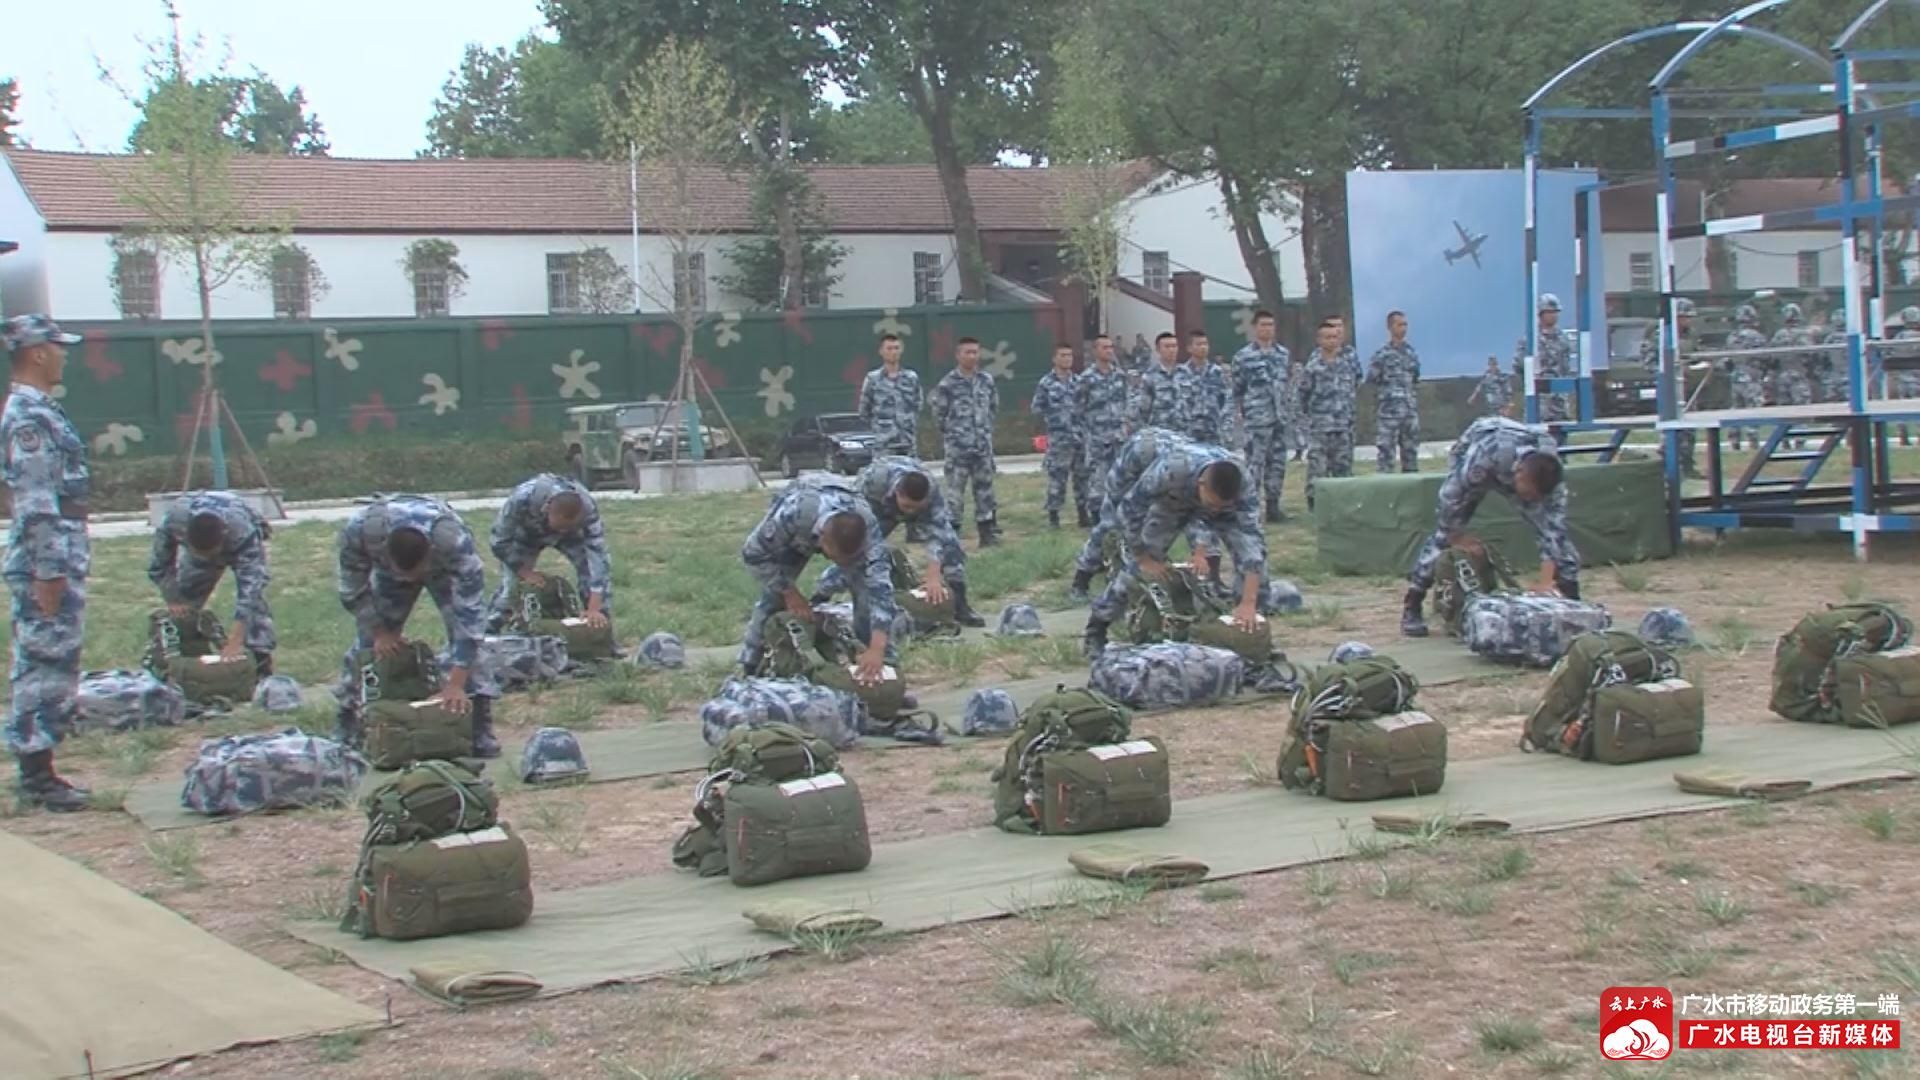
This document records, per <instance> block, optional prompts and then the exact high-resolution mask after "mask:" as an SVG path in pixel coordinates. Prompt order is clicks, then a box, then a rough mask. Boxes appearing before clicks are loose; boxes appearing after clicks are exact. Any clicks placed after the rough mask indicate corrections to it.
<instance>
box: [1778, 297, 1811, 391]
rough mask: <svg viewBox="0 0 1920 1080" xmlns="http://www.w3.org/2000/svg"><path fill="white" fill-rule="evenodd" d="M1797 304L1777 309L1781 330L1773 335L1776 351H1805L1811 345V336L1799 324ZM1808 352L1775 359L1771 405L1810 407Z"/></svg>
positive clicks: (1809, 359) (1788, 354) (1785, 355)
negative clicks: (1796, 349) (1784, 349)
mask: <svg viewBox="0 0 1920 1080" xmlns="http://www.w3.org/2000/svg"><path fill="white" fill-rule="evenodd" d="M1801 318H1802V316H1801V314H1800V305H1799V304H1787V305H1785V306H1784V307H1782V308H1781V309H1780V329H1778V330H1776V331H1774V333H1773V346H1774V347H1775V348H1804V347H1805V346H1808V345H1811V344H1813V334H1812V333H1811V332H1810V331H1808V330H1807V328H1806V326H1804V325H1803V324H1802V323H1801ZM1811 359H1812V358H1811V357H1810V356H1809V354H1807V353H1784V354H1782V355H1780V356H1778V357H1776V358H1775V359H1774V365H1775V367H1774V378H1773V385H1774V392H1773V399H1774V403H1775V404H1778V405H1811V404H1813V375H1812V372H1811V371H1810V370H1809V363H1810V361H1811Z"/></svg>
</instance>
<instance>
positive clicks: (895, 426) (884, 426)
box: [858, 364, 925, 454]
mask: <svg viewBox="0 0 1920 1080" xmlns="http://www.w3.org/2000/svg"><path fill="white" fill-rule="evenodd" d="M923 404H925V402H924V399H923V398H922V396H921V394H920V373H919V372H917V371H914V370H913V369H912V368H909V367H907V366H906V365H905V364H902V365H900V372H899V374H897V375H889V374H888V373H887V369H886V367H885V365H882V366H880V367H877V368H874V369H873V370H872V371H869V372H867V377H866V378H865V379H862V380H861V382H860V406H859V409H858V412H859V413H860V419H861V420H862V421H863V422H865V423H866V425H867V430H869V431H871V432H873V433H874V434H875V435H878V436H880V438H881V443H882V445H895V446H897V447H898V448H899V449H900V450H902V451H903V452H905V453H909V454H911V453H914V452H915V451H914V447H916V446H917V445H918V440H919V438H920V409H921V406H922V405H923Z"/></svg>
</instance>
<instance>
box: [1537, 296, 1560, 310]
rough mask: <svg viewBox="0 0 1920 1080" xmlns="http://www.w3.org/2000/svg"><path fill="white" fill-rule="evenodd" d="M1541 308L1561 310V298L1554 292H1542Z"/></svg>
mask: <svg viewBox="0 0 1920 1080" xmlns="http://www.w3.org/2000/svg"><path fill="white" fill-rule="evenodd" d="M1539 310H1541V311H1559V310H1560V298H1559V297H1557V296H1555V295H1553V294H1552V293H1541V294H1540V308H1539Z"/></svg>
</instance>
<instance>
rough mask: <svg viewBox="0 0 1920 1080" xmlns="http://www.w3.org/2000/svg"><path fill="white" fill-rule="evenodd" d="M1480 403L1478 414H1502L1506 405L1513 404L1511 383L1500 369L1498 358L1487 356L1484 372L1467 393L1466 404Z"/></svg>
mask: <svg viewBox="0 0 1920 1080" xmlns="http://www.w3.org/2000/svg"><path fill="white" fill-rule="evenodd" d="M1475 401H1478V402H1479V403H1480V415H1482V416H1503V415H1505V414H1506V411H1507V406H1509V405H1511V404H1513V383H1512V381H1511V380H1509V379H1508V378H1507V373H1506V372H1504V371H1501V370H1500V358H1499V357H1497V356H1489V357H1487V371H1486V374H1484V375H1482V376H1480V382H1479V383H1478V384H1476V385H1475V386H1474V388H1473V393H1471V394H1468V395H1467V404H1469V405H1471V404H1473V403H1474V402H1475Z"/></svg>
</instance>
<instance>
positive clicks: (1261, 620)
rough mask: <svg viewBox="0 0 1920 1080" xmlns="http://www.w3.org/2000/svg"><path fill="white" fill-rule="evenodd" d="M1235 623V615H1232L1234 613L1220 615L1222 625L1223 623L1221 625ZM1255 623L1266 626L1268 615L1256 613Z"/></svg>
mask: <svg viewBox="0 0 1920 1080" xmlns="http://www.w3.org/2000/svg"><path fill="white" fill-rule="evenodd" d="M1233 623H1234V619H1233V616H1232V615H1222V616H1220V625H1221V626H1232V625H1233ZM1253 625H1255V626H1265V625H1267V617H1266V616H1265V615H1255V616H1254V617H1253Z"/></svg>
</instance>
